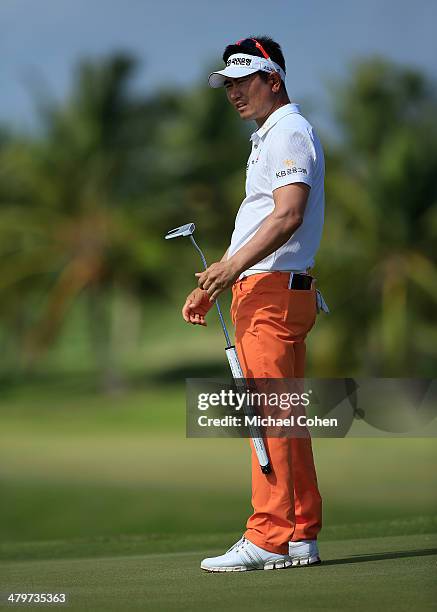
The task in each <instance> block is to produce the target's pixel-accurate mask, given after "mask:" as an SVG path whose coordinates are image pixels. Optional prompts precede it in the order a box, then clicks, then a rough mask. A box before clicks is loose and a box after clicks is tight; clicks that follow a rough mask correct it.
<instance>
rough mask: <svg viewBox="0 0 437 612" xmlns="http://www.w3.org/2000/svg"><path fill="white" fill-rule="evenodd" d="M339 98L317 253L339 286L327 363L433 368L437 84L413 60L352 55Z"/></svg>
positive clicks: (371, 368)
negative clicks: (337, 135)
mask: <svg viewBox="0 0 437 612" xmlns="http://www.w3.org/2000/svg"><path fill="white" fill-rule="evenodd" d="M335 101H336V115H337V118H338V120H339V123H340V126H341V127H342V128H343V136H344V139H343V143H342V145H340V146H338V147H337V148H332V149H331V150H330V153H329V155H328V158H327V194H328V197H327V201H328V223H327V235H326V236H325V239H324V243H323V244H324V246H323V250H322V253H321V256H320V257H319V260H318V261H319V262H320V266H319V267H320V270H321V274H320V276H321V277H325V278H326V284H327V285H328V286H329V285H330V284H331V286H332V284H334V287H333V289H334V292H335V293H336V294H337V295H336V296H334V297H333V299H332V301H333V302H334V308H333V315H332V318H331V324H328V325H331V326H332V327H333V333H332V334H331V336H329V337H330V339H331V340H332V342H333V343H334V344H331V347H332V352H330V359H331V368H332V369H333V370H336V371H337V372H338V371H339V369H340V370H342V371H343V372H344V371H345V370H346V371H350V370H351V369H355V371H356V370H357V368H358V369H360V370H361V371H362V370H363V369H364V370H365V371H367V372H369V373H378V374H380V375H386V376H393V375H415V374H416V375H417V374H419V373H422V374H425V375H429V376H432V375H433V372H432V367H431V360H430V357H435V355H436V347H437V336H436V332H435V326H434V323H433V319H434V314H433V313H434V312H435V308H436V306H437V259H436V251H435V238H436V234H437V223H436V221H437V183H436V180H435V177H436V174H437V122H436V116H437V96H436V91H435V88H434V86H433V85H432V84H431V83H429V82H428V81H427V80H426V79H425V77H424V76H423V75H421V74H420V73H419V72H417V71H416V70H412V69H409V68H403V67H398V66H395V65H393V64H391V63H389V62H386V61H384V60H381V59H378V58H376V59H372V60H367V61H363V62H360V63H358V65H357V66H356V67H355V69H354V71H353V73H352V75H351V77H350V79H349V80H348V81H347V82H346V83H345V84H344V85H343V86H342V87H340V88H337V89H336V91H335ZM329 279H330V280H329ZM339 296H341V297H340V299H338V298H339ZM336 298H337V300H338V301H337V309H336V307H335V302H336ZM334 354H337V358H335V356H334ZM325 357H326V356H325ZM323 358H324V357H323V351H322V352H321V359H322V360H323Z"/></svg>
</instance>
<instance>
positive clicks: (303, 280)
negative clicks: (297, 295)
mask: <svg viewBox="0 0 437 612" xmlns="http://www.w3.org/2000/svg"><path fill="white" fill-rule="evenodd" d="M312 283H313V277H312V276H310V275H309V274H300V273H299V272H291V273H290V282H289V285H288V288H289V289H302V290H305V291H307V290H308V289H311V285H312Z"/></svg>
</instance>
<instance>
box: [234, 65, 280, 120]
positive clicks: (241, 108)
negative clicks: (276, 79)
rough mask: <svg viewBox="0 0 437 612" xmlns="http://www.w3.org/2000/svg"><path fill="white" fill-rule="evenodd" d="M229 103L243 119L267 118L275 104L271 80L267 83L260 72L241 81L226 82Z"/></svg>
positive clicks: (242, 78) (240, 79)
mask: <svg viewBox="0 0 437 612" xmlns="http://www.w3.org/2000/svg"><path fill="white" fill-rule="evenodd" d="M224 87H225V89H226V95H227V97H228V100H229V102H230V103H231V104H232V105H233V106H234V107H235V108H236V110H237V111H238V113H239V115H240V117H241V118H242V119H255V120H257V119H262V118H264V117H266V116H267V115H268V114H269V112H270V110H271V108H272V105H273V104H274V102H275V94H274V93H273V91H272V83H271V82H270V79H269V80H268V81H265V80H264V79H262V78H261V76H260V75H259V73H258V72H255V73H254V74H249V75H248V76H245V77H241V78H239V79H230V78H228V79H226V81H225V82H224Z"/></svg>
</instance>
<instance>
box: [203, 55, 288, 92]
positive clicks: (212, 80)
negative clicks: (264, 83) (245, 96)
mask: <svg viewBox="0 0 437 612" xmlns="http://www.w3.org/2000/svg"><path fill="white" fill-rule="evenodd" d="M258 70H262V72H279V75H280V77H281V79H282V80H283V81H284V82H285V72H284V71H283V69H282V68H281V66H279V65H278V64H277V63H276V62H274V61H273V60H271V59H266V58H264V57H257V56H254V55H247V54H246V53H236V54H235V55H231V56H230V58H229V59H228V61H227V62H226V68H224V69H223V70H218V71H217V72H212V73H211V74H210V75H209V78H208V83H209V86H210V87H214V88H216V87H222V86H223V84H224V82H225V81H226V79H239V78H241V77H244V76H247V75H248V74H253V73H254V72H258Z"/></svg>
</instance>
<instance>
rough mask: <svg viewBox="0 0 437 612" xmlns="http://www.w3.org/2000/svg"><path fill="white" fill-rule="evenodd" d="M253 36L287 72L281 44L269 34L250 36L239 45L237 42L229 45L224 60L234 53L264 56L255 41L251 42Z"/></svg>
mask: <svg viewBox="0 0 437 612" xmlns="http://www.w3.org/2000/svg"><path fill="white" fill-rule="evenodd" d="M252 38H254V39H255V40H257V41H258V42H259V43H260V44H261V45H262V46H263V47H264V50H265V51H266V52H267V53H268V54H269V55H270V58H271V59H272V60H273V61H274V62H276V63H277V64H279V66H281V68H282V69H283V71H284V72H285V60H284V56H283V54H282V49H281V47H280V46H279V44H278V43H277V42H275V41H274V40H273V38H270V37H269V36H248V37H247V38H245V39H243V40H242V41H241V45H237V44H236V43H233V44H232V45H228V46H227V47H226V49H225V50H224V53H223V61H224V62H225V63H226V62H227V60H228V59H229V57H230V56H231V55H234V53H247V55H256V56H257V57H263V54H262V52H261V51H260V50H259V49H257V48H256V47H255V45H254V43H252V42H249V41H251V40H252ZM246 41H248V42H246Z"/></svg>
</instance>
